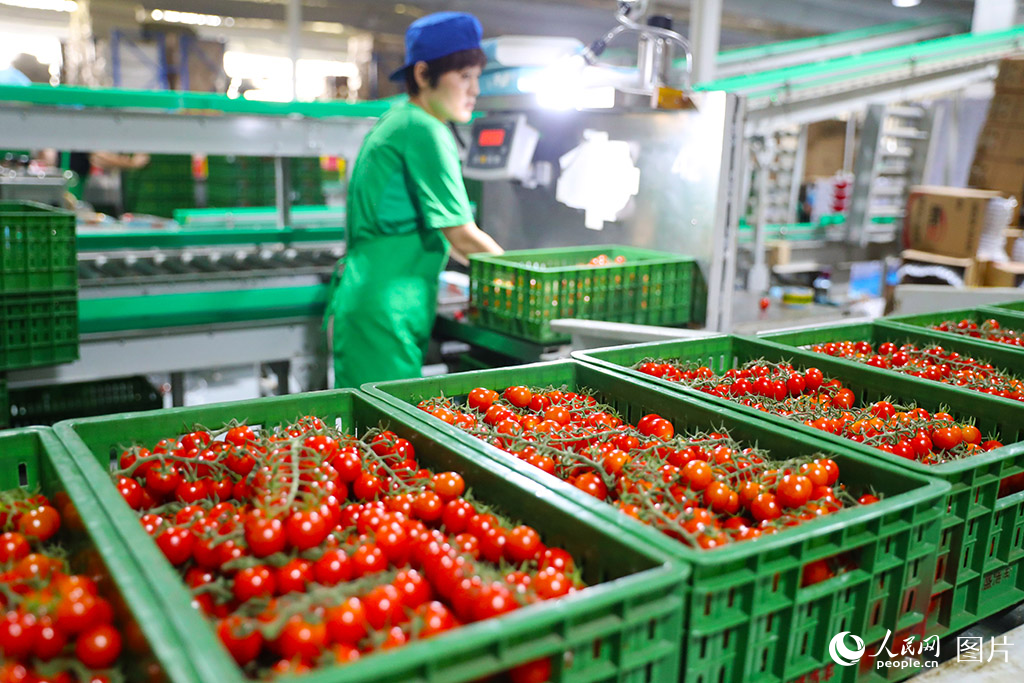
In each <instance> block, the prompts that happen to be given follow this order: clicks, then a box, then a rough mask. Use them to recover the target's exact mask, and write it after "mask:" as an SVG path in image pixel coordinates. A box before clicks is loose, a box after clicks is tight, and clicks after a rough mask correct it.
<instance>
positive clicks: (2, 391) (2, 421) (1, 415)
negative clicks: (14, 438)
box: [0, 377, 11, 429]
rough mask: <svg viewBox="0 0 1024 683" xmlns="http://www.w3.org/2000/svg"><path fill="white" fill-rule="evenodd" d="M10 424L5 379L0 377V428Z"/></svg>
mask: <svg viewBox="0 0 1024 683" xmlns="http://www.w3.org/2000/svg"><path fill="white" fill-rule="evenodd" d="M10 426H11V403H10V395H9V394H8V393H7V380H6V379H4V378H3V377H0V429H3V428H5V427H10Z"/></svg>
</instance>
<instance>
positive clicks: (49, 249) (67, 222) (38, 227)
mask: <svg viewBox="0 0 1024 683" xmlns="http://www.w3.org/2000/svg"><path fill="white" fill-rule="evenodd" d="M77 287H78V252H77V250H76V248H75V214H73V213H71V212H70V211H62V210H60V209H55V208H53V207H52V206H46V205H44V204H37V203H35V202H0V296H2V295H4V294H24V293H27V292H51V291H54V290H67V289H76V288H77Z"/></svg>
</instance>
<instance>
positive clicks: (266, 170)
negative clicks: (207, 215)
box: [206, 156, 275, 207]
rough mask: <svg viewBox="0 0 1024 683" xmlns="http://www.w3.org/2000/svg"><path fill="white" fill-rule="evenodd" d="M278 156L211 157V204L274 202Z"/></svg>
mask: <svg viewBox="0 0 1024 683" xmlns="http://www.w3.org/2000/svg"><path fill="white" fill-rule="evenodd" d="M274 196H275V195H274V160H273V159H271V158H269V157H236V156H210V157H207V176H206V205H207V206H208V207H234V206H268V205H273V204H274Z"/></svg>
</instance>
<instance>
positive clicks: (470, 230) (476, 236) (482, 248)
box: [442, 223, 505, 265]
mask: <svg viewBox="0 0 1024 683" xmlns="http://www.w3.org/2000/svg"><path fill="white" fill-rule="evenodd" d="M442 230H443V231H444V236H445V237H447V238H448V243H449V244H451V245H452V258H454V259H455V260H456V261H458V262H459V263H461V264H462V265H468V264H469V258H468V256H469V255H470V254H479V253H480V252H484V253H487V254H504V253H505V252H504V250H503V249H502V248H501V247H499V246H498V243H497V242H495V241H494V239H493V238H492V237H491V236H490V235H488V234H487V233H486V232H484V231H483V230H481V229H480V228H478V227H477V225H476V223H464V224H463V225H456V226H454V227H451V228H442Z"/></svg>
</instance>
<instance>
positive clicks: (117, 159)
mask: <svg viewBox="0 0 1024 683" xmlns="http://www.w3.org/2000/svg"><path fill="white" fill-rule="evenodd" d="M89 162H90V163H91V164H92V165H93V166H98V167H100V168H102V169H103V170H111V169H115V168H121V169H138V168H143V167H144V166H146V165H147V164H148V163H149V155H148V154H113V153H111V152H93V153H92V154H90V155H89Z"/></svg>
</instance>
